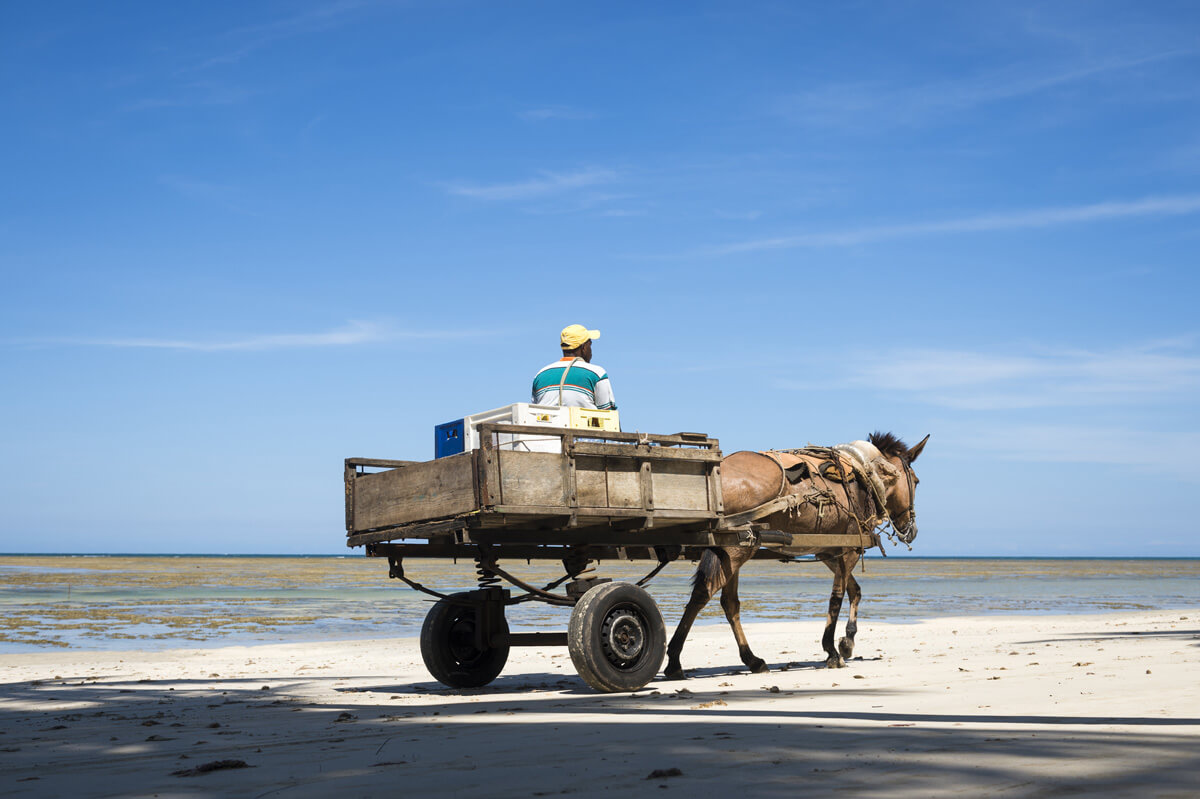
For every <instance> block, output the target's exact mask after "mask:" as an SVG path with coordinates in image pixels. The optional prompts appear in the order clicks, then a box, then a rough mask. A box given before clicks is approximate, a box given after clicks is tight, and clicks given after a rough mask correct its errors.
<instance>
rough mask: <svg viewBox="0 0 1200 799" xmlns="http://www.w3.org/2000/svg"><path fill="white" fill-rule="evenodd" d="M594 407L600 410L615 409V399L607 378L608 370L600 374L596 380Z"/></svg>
mask: <svg viewBox="0 0 1200 799" xmlns="http://www.w3.org/2000/svg"><path fill="white" fill-rule="evenodd" d="M596 408H597V409H598V410H602V411H615V410H616V409H617V400H616V399H615V398H614V397H613V391H612V383H610V382H609V380H608V372H605V373H604V374H603V375H601V376H600V379H599V380H598V381H597V382H596Z"/></svg>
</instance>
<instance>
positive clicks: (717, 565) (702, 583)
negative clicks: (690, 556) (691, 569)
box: [692, 549, 727, 596]
mask: <svg viewBox="0 0 1200 799" xmlns="http://www.w3.org/2000/svg"><path fill="white" fill-rule="evenodd" d="M723 554H724V553H723V552H720V551H719V550H716V549H706V550H704V554H703V555H701V556H700V564H699V565H698V566H696V573H695V574H693V575H692V591H693V592H696V591H698V590H703V591H706V592H707V593H706V595H707V596H712V595H713V594H715V593H716V592H717V591H719V590H721V586H723V585H725V572H726V571H727V569H725V568H722V566H721V555H723Z"/></svg>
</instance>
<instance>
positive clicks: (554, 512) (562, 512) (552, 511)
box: [488, 505, 716, 524]
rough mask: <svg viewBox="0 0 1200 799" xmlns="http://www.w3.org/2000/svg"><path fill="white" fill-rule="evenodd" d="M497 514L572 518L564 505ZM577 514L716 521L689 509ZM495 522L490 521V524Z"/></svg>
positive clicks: (505, 508)
mask: <svg viewBox="0 0 1200 799" xmlns="http://www.w3.org/2000/svg"><path fill="white" fill-rule="evenodd" d="M494 510H495V512H496V513H497V514H503V515H505V516H509V515H513V516H539V515H541V516H561V517H564V518H565V517H568V516H570V515H571V514H570V512H569V509H568V508H566V507H564V506H562V505H497V506H496V507H495V508H494ZM576 513H577V514H578V515H579V516H580V518H583V517H600V518H614V519H622V518H632V517H645V518H646V519H655V520H657V521H658V522H659V523H661V522H663V521H666V520H669V519H711V520H713V521H716V514H714V513H711V512H710V511H707V510H689V509H687V508H665V509H661V510H653V511H649V512H647V511H646V510H643V509H642V508H579V509H577V511H576ZM492 521H494V520H492V519H489V520H488V522H489V524H490V523H491V522H492Z"/></svg>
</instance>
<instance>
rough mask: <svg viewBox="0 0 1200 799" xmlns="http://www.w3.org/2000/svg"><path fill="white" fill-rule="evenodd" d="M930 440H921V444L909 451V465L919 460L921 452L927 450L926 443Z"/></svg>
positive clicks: (927, 438)
mask: <svg viewBox="0 0 1200 799" xmlns="http://www.w3.org/2000/svg"><path fill="white" fill-rule="evenodd" d="M928 440H929V436H925V437H924V438H922V439H921V443H920V444H917V445H916V446H915V447H913V448H912V449H910V450H909V451H908V462H909V463H912V462H913V461H915V460H916V459H917V456H918V455H920V454H921V450H923V449H925V442H926V441H928Z"/></svg>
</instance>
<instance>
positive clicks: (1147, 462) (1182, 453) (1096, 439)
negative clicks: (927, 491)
mask: <svg viewBox="0 0 1200 799" xmlns="http://www.w3.org/2000/svg"><path fill="white" fill-rule="evenodd" d="M938 444H939V447H940V449H941V451H942V452H944V453H955V454H959V455H965V456H968V457H976V458H977V457H979V454H980V453H987V456H988V457H992V458H1000V459H1002V460H1010V461H1023V462H1034V463H1100V464H1112V465H1119V466H1131V467H1138V468H1140V469H1153V470H1155V472H1156V473H1158V474H1161V475H1162V476H1163V477H1164V478H1167V479H1176V480H1182V481H1185V482H1189V483H1200V470H1196V469H1191V468H1166V469H1164V466H1169V465H1176V466H1178V465H1179V464H1190V463H1192V462H1194V461H1195V459H1196V451H1197V449H1200V433H1196V432H1193V431H1161V430H1139V429H1133V428H1124V427H1103V426H1095V427H1092V426H1084V425H1049V424H1042V425H1002V426H995V425H990V426H988V427H987V428H979V427H975V428H972V429H967V428H954V427H951V428H950V429H947V430H942V431H939V436H938Z"/></svg>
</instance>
